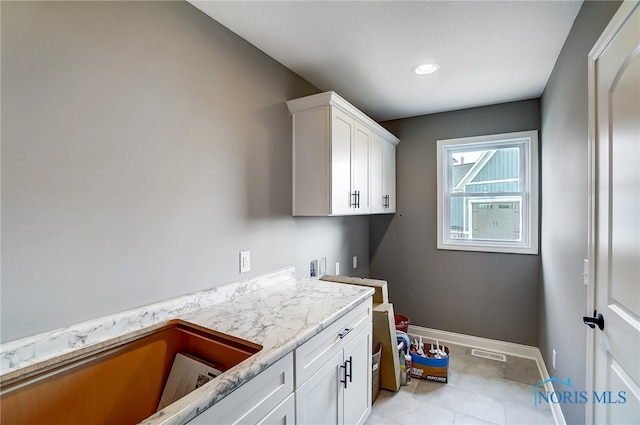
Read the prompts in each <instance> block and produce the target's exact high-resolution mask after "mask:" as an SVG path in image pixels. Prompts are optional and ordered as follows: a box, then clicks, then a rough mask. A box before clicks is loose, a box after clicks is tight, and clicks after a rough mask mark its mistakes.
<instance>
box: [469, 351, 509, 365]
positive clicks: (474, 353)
mask: <svg viewBox="0 0 640 425" xmlns="http://www.w3.org/2000/svg"><path fill="white" fill-rule="evenodd" d="M471 355H472V356H476V357H482V358H483V359H489V360H497V361H499V362H506V361H507V356H505V355H504V354H500V353H494V352H492V351H485V350H478V349H477V348H474V349H472V350H471Z"/></svg>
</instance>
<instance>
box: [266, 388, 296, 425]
mask: <svg viewBox="0 0 640 425" xmlns="http://www.w3.org/2000/svg"><path fill="white" fill-rule="evenodd" d="M295 400H296V399H295V396H294V395H293V394H290V395H289V397H287V398H286V399H285V400H284V401H283V402H282V403H280V404H279V405H278V406H277V407H276V408H275V409H273V410H272V411H271V413H269V414H268V415H267V416H265V417H264V418H262V420H261V421H260V422H258V425H292V424H295V423H296V422H295V421H296V401H295Z"/></svg>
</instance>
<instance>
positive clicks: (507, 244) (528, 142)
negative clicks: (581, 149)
mask: <svg viewBox="0 0 640 425" xmlns="http://www.w3.org/2000/svg"><path fill="white" fill-rule="evenodd" d="M512 145H513V146H514V147H515V146H519V147H518V148H519V149H521V151H520V152H521V157H520V161H521V166H520V178H521V179H522V180H523V182H524V183H525V185H526V186H525V187H524V188H521V189H522V190H521V191H519V192H517V194H518V195H519V196H522V201H521V208H522V210H521V223H520V225H521V233H520V240H519V241H487V240H474V239H452V238H450V233H449V227H450V226H449V220H450V218H451V214H450V208H451V205H450V198H453V197H460V196H461V195H462V194H461V193H460V192H455V193H453V192H452V193H449V192H448V187H449V185H450V184H451V182H449V181H448V179H450V178H451V176H450V175H449V173H448V171H447V170H448V169H449V168H448V167H447V163H448V155H446V151H451V150H456V151H458V150H464V149H469V148H484V149H491V148H493V147H495V146H501V147H510V146H512ZM490 156H493V155H490ZM490 156H487V155H485V156H484V157H483V158H482V159H486V158H487V157H490ZM436 157H437V160H436V166H437V175H436V179H437V237H438V239H437V248H438V249H440V250H455V251H478V252H502V253H512V254H533V255H537V254H538V253H539V252H540V248H539V241H538V239H539V238H538V233H539V220H540V218H539V217H540V211H539V205H538V204H539V202H538V198H539V182H538V175H539V174H538V173H539V170H538V168H539V160H538V131H537V130H529V131H519V132H514V133H504V134H491V135H484V136H474V137H463V138H458V139H442V140H438V141H437V155H436ZM473 170H476V171H475V172H476V173H477V172H478V171H479V167H476V166H474V167H472V169H471V170H470V171H469V172H468V173H467V175H466V176H465V177H467V176H469V175H470V174H471V172H472V171H473ZM445 171H447V172H446V174H445ZM453 189H454V188H451V190H452V191H453ZM509 194H511V193H509ZM514 194H515V193H514ZM466 195H469V196H470V197H474V196H475V197H477V196H488V195H489V194H475V193H469V194H466ZM495 195H498V194H495ZM499 195H508V194H505V193H500V194H499ZM445 227H446V228H445Z"/></svg>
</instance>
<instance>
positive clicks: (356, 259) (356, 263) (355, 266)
mask: <svg viewBox="0 0 640 425" xmlns="http://www.w3.org/2000/svg"><path fill="white" fill-rule="evenodd" d="M353 268H354V269H357V268H358V256H357V255H354V256H353Z"/></svg>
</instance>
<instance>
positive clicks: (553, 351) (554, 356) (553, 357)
mask: <svg viewBox="0 0 640 425" xmlns="http://www.w3.org/2000/svg"><path fill="white" fill-rule="evenodd" d="M551 351H552V355H551V366H553V370H556V350H555V349H553V350H551Z"/></svg>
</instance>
